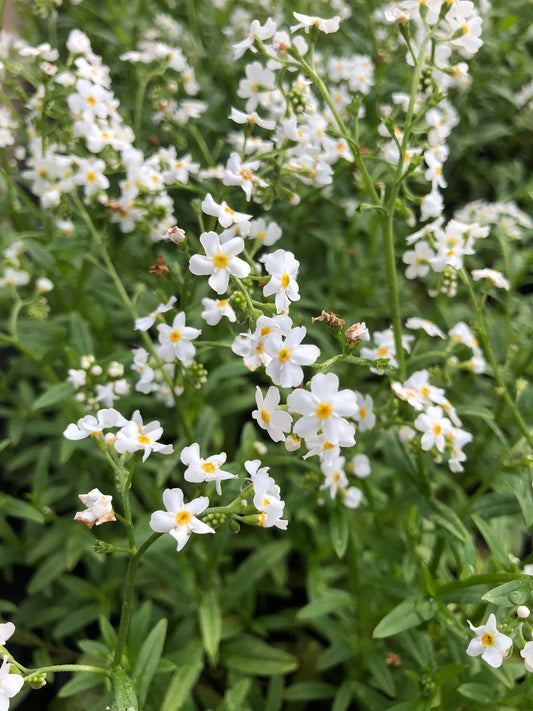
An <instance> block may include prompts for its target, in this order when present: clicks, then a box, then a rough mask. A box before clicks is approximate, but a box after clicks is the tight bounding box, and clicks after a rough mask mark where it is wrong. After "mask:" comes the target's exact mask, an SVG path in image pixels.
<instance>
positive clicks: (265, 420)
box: [261, 410, 270, 424]
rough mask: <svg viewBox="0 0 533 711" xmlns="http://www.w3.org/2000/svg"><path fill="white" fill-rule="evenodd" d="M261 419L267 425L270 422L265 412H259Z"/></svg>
mask: <svg viewBox="0 0 533 711" xmlns="http://www.w3.org/2000/svg"><path fill="white" fill-rule="evenodd" d="M261 419H262V420H263V422H266V423H267V424H268V423H269V422H270V415H269V414H268V412H267V411H266V410H261Z"/></svg>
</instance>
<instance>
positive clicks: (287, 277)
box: [281, 274, 291, 289]
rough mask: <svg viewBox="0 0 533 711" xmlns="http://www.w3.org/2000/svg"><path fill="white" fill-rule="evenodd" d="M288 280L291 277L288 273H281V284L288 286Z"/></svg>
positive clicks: (284, 286)
mask: <svg viewBox="0 0 533 711" xmlns="http://www.w3.org/2000/svg"><path fill="white" fill-rule="evenodd" d="M290 280H291V278H290V276H289V275H288V274H283V276H282V277H281V286H282V287H283V288H284V289H286V288H287V287H288V286H289V282H290Z"/></svg>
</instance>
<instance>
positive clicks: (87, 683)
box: [57, 672, 105, 699]
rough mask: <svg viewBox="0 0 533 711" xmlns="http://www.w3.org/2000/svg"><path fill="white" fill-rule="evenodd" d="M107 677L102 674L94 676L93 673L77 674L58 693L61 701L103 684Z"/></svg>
mask: <svg viewBox="0 0 533 711" xmlns="http://www.w3.org/2000/svg"><path fill="white" fill-rule="evenodd" d="M104 680H105V677H104V676H103V675H102V674H93V673H92V672H81V673H79V674H76V676H75V677H74V678H73V679H69V681H67V683H66V684H65V685H64V686H62V687H61V689H59V691H58V694H57V695H58V696H59V698H60V699H65V698H67V697H68V696H73V695H74V694H79V693H81V692H82V691H86V690H87V689H92V687H93V686H97V685H98V684H103V683H104Z"/></svg>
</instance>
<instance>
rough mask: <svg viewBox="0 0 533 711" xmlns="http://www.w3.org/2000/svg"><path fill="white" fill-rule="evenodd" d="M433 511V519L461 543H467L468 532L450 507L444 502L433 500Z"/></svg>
mask: <svg viewBox="0 0 533 711" xmlns="http://www.w3.org/2000/svg"><path fill="white" fill-rule="evenodd" d="M430 506H431V509H432V513H431V518H432V520H433V521H434V522H435V523H436V524H437V526H440V527H441V528H444V529H445V530H446V531H448V532H449V533H451V534H452V536H455V538H457V539H458V540H460V541H461V543H466V541H467V540H468V531H467V530H466V528H465V526H464V524H463V522H462V521H461V519H460V518H459V516H458V515H457V514H456V513H455V511H453V510H452V509H451V508H450V507H449V506H446V504H443V503H442V501H438V500H437V499H432V500H431V501H430Z"/></svg>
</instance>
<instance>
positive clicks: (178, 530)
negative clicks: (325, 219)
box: [150, 488, 215, 551]
mask: <svg viewBox="0 0 533 711" xmlns="http://www.w3.org/2000/svg"><path fill="white" fill-rule="evenodd" d="M163 503H164V505H165V508H166V509H167V510H166V511H154V513H153V514H152V516H151V518H150V528H151V529H152V531H155V532H156V533H170V535H171V536H172V537H173V538H175V539H176V541H177V544H178V547H177V549H178V550H179V551H180V550H181V549H182V548H183V546H184V545H185V544H186V543H187V541H188V540H189V538H190V536H191V534H193V533H215V531H214V529H212V528H211V526H208V525H207V524H206V523H204V522H203V521H200V520H199V519H197V518H196V516H197V514H199V513H202V511H204V510H205V509H206V508H207V507H208V506H209V499H208V498H207V496H199V497H198V498H197V499H193V500H192V501H190V502H189V503H188V504H184V503H183V491H182V490H181V489H179V488H176V489H165V491H164V492H163Z"/></svg>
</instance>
